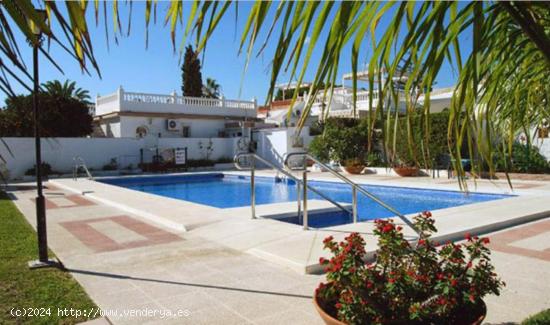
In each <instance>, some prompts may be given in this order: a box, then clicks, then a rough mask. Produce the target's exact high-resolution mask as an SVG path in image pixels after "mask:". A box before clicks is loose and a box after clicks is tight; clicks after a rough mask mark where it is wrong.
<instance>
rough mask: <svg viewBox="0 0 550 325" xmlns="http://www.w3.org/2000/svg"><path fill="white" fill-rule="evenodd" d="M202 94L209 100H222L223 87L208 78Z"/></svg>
mask: <svg viewBox="0 0 550 325" xmlns="http://www.w3.org/2000/svg"><path fill="white" fill-rule="evenodd" d="M202 92H203V95H204V96H205V97H208V98H220V94H221V86H220V84H219V83H217V82H216V79H212V78H206V85H203V87H202Z"/></svg>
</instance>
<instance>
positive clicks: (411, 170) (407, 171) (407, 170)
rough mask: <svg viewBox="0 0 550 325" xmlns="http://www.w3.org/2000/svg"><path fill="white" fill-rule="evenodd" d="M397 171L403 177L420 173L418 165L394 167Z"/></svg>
mask: <svg viewBox="0 0 550 325" xmlns="http://www.w3.org/2000/svg"><path fill="white" fill-rule="evenodd" d="M393 170H394V171H395V173H396V174H397V175H399V176H401V177H410V176H417V175H418V171H419V169H418V167H393Z"/></svg>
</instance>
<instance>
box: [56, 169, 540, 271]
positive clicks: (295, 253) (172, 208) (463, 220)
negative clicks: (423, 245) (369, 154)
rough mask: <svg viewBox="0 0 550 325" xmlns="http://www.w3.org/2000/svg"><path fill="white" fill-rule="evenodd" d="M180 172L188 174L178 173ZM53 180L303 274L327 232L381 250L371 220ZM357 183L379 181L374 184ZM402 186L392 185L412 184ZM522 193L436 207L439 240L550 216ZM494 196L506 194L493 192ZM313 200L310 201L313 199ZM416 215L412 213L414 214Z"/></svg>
mask: <svg viewBox="0 0 550 325" xmlns="http://www.w3.org/2000/svg"><path fill="white" fill-rule="evenodd" d="M208 173H212V172H205V173H204V174H208ZM215 173H219V172H215ZM181 174H184V173H178V174H175V175H181ZM192 174H197V173H196V172H195V173H192ZM201 174H202V173H201ZM224 174H234V175H247V173H242V172H224ZM257 174H258V176H264V175H265V176H268V177H269V176H273V175H272V174H269V173H263V172H257ZM167 176H169V175H167ZM128 177H136V176H134V175H132V176H128ZM311 179H312V180H320V181H329V182H336V183H341V182H338V181H337V180H334V179H325V178H324V177H311ZM50 182H51V183H53V184H54V185H56V186H59V187H62V188H64V189H67V190H70V191H73V192H75V193H79V194H83V195H84V196H87V197H88V198H90V199H92V200H96V201H98V202H101V203H103V204H106V205H111V206H114V207H116V208H119V209H121V210H123V211H126V212H128V213H131V214H133V215H136V216H138V217H141V218H144V219H145V220H147V221H150V222H154V223H157V224H159V225H161V226H164V227H167V228H170V229H172V230H175V231H176V232H178V231H179V232H184V231H187V232H186V233H185V235H184V236H198V237H203V238H206V239H209V240H213V241H216V242H219V243H220V244H223V245H225V246H229V247H232V248H234V249H238V250H241V251H244V252H247V253H250V254H253V255H255V256H258V257H261V258H263V259H265V260H269V261H271V262H274V263H277V264H280V265H284V266H287V267H289V268H291V269H294V270H295V271H297V272H300V273H319V272H321V271H322V270H321V267H320V266H319V264H318V259H319V257H321V256H323V257H327V255H328V254H327V252H324V251H323V250H322V240H323V239H324V238H325V237H326V236H328V235H332V236H334V237H335V238H336V239H337V240H341V239H343V237H345V236H346V234H348V233H349V232H353V231H357V232H360V233H361V234H362V235H363V237H364V238H365V240H366V242H367V251H368V252H369V253H370V254H372V253H374V252H375V251H376V242H375V238H374V237H373V236H372V230H373V223H372V222H368V221H367V222H359V223H357V224H348V225H341V226H334V227H328V228H323V229H314V230H309V231H303V230H302V227H301V226H299V225H294V224H288V223H285V222H280V221H276V220H272V219H262V218H260V219H258V220H252V219H251V218H250V207H242V208H228V209H218V208H213V207H208V206H204V205H200V204H196V203H193V202H187V201H182V200H178V199H171V198H165V197H160V196H158V195H154V194H148V193H144V192H138V191H135V190H130V189H126V188H123V187H119V186H115V185H110V184H105V183H100V182H92V181H89V180H79V181H78V182H75V181H73V180H71V179H56V180H50ZM358 183H361V184H367V185H379V184H376V183H375V182H369V183H365V182H358ZM401 185H402V184H399V186H394V185H392V186H393V187H409V186H401ZM415 185H416V186H412V187H409V188H420V189H430V190H437V189H441V186H439V188H438V187H434V186H426V187H418V185H419V184H415ZM447 190H448V189H447ZM128 191H130V192H128ZM484 192H485V191H484ZM518 192H520V193H519V196H515V197H510V198H505V199H500V200H493V201H487V202H481V203H474V204H469V205H464V206H459V207H453V208H446V209H440V210H434V211H432V213H433V214H434V216H435V217H436V220H437V222H436V226H438V228H439V230H440V231H439V232H438V235H437V236H436V237H434V240H437V241H442V242H443V241H448V240H459V239H461V238H463V237H464V234H465V233H466V232H470V233H471V234H473V235H474V234H483V233H487V232H491V231H495V230H500V229H502V228H506V227H510V226H514V225H518V224H522V223H525V222H528V221H533V220H537V219H541V218H545V217H547V216H549V215H550V209H549V208H548V204H547V202H548V200H549V199H550V193H548V192H545V191H527V190H526V191H516V192H515V193H514V194H518ZM138 193H139V195H138ZM485 193H487V192H485ZM490 194H504V193H502V192H500V193H494V192H493V193H490ZM122 198H126V200H125V199H122ZM140 201H141V202H140ZM312 201H313V200H312ZM120 202H125V203H120ZM153 202H155V203H156V204H154V203H153ZM495 202H496V203H495ZM308 203H310V202H309V201H308ZM325 203H326V202H325ZM282 205H285V204H281V203H277V204H271V205H258V206H257V207H258V209H260V210H262V209H263V210H265V211H264V212H262V213H264V214H266V213H267V214H269V213H277V212H279V213H280V212H281V206H282ZM286 205H287V206H288V207H287V209H290V208H292V206H293V207H294V209H295V208H296V202H287V203H286ZM152 206H156V209H153V210H154V211H153V212H154V213H153V212H152V211H151V207H152ZM262 206H264V207H262ZM318 208H326V206H324V207H323V206H322V205H321V206H319V207H318ZM260 215H261V214H260ZM411 216H412V215H407V217H409V218H410V217H411ZM481 218H482V219H481ZM457 220H458V221H457ZM480 220H483V222H480ZM396 223H401V221H400V220H396ZM404 231H405V235H406V236H410V237H411V238H413V237H414V236H413V233H412V231H411V230H409V229H405V230H404Z"/></svg>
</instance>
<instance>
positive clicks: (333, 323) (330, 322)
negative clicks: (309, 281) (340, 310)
mask: <svg viewBox="0 0 550 325" xmlns="http://www.w3.org/2000/svg"><path fill="white" fill-rule="evenodd" d="M313 305H314V306H315V309H317V312H318V313H319V316H321V318H322V319H323V321H324V322H325V324H327V325H345V324H346V323H344V322H342V321H339V320H338V319H336V318H334V317H332V316H331V315H329V314H327V313H326V312H325V311H324V310H323V308H322V307H321V306H320V305H319V302H318V301H317V295H315V294H314V295H313ZM480 307H481V308H480V312H479V316H477V317H476V320H475V321H472V322H464V323H462V322H460V324H461V325H481V324H482V323H483V321H484V320H485V316H486V315H487V305H485V302H484V301H483V300H482V301H481V306H480ZM389 324H391V322H389ZM395 324H398V323H395Z"/></svg>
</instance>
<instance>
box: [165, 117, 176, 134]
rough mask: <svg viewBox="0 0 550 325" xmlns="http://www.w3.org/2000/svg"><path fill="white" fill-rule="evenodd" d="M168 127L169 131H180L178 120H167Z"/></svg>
mask: <svg viewBox="0 0 550 325" xmlns="http://www.w3.org/2000/svg"><path fill="white" fill-rule="evenodd" d="M166 129H167V130H168V131H178V130H179V129H178V121H176V120H172V119H168V120H166Z"/></svg>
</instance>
